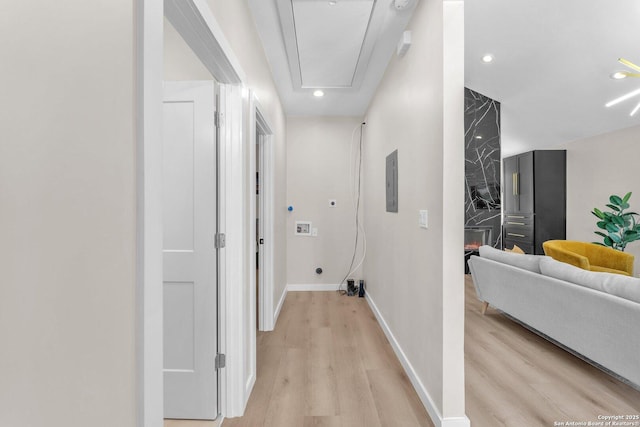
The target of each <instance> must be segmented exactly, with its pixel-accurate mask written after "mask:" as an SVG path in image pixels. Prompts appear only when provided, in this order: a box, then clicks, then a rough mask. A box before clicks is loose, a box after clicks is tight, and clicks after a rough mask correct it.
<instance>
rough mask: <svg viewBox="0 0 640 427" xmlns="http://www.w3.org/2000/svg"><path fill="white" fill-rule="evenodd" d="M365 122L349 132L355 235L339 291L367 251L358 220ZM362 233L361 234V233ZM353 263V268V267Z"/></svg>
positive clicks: (364, 235) (362, 260)
mask: <svg viewBox="0 0 640 427" xmlns="http://www.w3.org/2000/svg"><path fill="white" fill-rule="evenodd" d="M364 125H365V123H364V122H363V123H361V124H360V125H358V126H357V127H356V128H355V129H354V130H353V132H352V133H351V147H350V154H349V184H350V185H349V187H351V190H352V191H351V196H352V202H353V207H354V211H355V223H356V235H355V239H354V240H355V241H354V247H353V256H352V257H351V264H350V265H349V269H348V271H349V272H348V273H347V275H346V276H345V277H344V279H342V281H341V282H340V284H339V286H338V291H339V292H341V293H344V291H342V285H343V284H344V283H345V281H346V280H347V279H348V278H349V276H350V275H351V274H353V273H354V272H355V271H356V270H357V269H358V268H359V267H360V266H361V265H362V263H363V262H364V259H365V256H366V251H367V249H366V248H367V247H366V234H365V233H364V226H363V225H362V222H361V221H360V201H361V196H362V194H361V189H362V145H363V127H364ZM358 127H359V128H360V138H359V140H358V145H357V151H356V158H357V162H355V161H354V159H353V157H354V155H353V154H354V151H355V150H354V145H355V144H354V136H355V132H356V130H357V129H358ZM356 163H357V173H356V172H354V168H355V165H356ZM361 233H362V234H361ZM360 235H362V251H363V252H362V258H361V259H360V261H359V262H358V263H356V262H355V261H356V257H357V253H358V247H359V244H358V243H359V241H360ZM354 264H356V265H355V268H354Z"/></svg>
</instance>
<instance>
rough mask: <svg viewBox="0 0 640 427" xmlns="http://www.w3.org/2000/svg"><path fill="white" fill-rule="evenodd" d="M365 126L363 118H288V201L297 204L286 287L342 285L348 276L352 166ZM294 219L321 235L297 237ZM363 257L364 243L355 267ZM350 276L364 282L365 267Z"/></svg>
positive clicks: (289, 241)
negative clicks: (308, 223) (309, 224)
mask: <svg viewBox="0 0 640 427" xmlns="http://www.w3.org/2000/svg"><path fill="white" fill-rule="evenodd" d="M361 123H362V118H360V117H321V116H318V117H289V118H288V119H287V200H288V204H289V205H292V206H293V212H290V213H289V214H288V218H287V250H288V252H287V283H288V284H294V285H317V284H325V285H339V284H340V283H341V282H342V279H343V278H344V277H345V275H346V274H347V273H348V272H349V266H350V263H351V259H352V256H353V250H354V240H355V234H356V225H355V208H354V200H353V198H352V197H353V196H352V195H353V185H352V184H350V182H351V181H352V180H351V178H350V171H351V170H352V168H351V167H350V162H353V163H354V164H355V162H356V160H357V159H356V158H355V152H352V147H353V148H354V149H355V148H356V146H357V144H358V140H359V137H360V129H359V128H360V124H361ZM354 131H355V132H354ZM352 137H353V139H352ZM352 156H353V157H352ZM353 169H355V168H353ZM353 174H354V175H355V170H353ZM330 199H335V200H336V206H335V207H331V206H330V205H329V200H330ZM362 210H363V206H361V217H362ZM296 221H310V222H311V223H312V227H313V228H316V229H317V230H318V233H317V236H316V237H312V236H300V235H296V234H295V223H296ZM361 253H362V246H361V245H360V246H359V247H358V252H357V257H356V263H357V262H358V260H359V259H360V254H361ZM317 267H320V268H322V270H323V272H322V274H317V273H316V268H317ZM352 276H353V277H355V278H361V277H362V275H361V269H358V270H357V271H356V272H355V273H354V274H353V275H352Z"/></svg>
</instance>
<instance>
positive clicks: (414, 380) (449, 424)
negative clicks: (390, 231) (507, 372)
mask: <svg viewBox="0 0 640 427" xmlns="http://www.w3.org/2000/svg"><path fill="white" fill-rule="evenodd" d="M365 297H366V300H367V302H368V303H369V307H371V311H373V314H375V316H376V319H378V323H379V324H380V327H382V330H383V331H384V334H385V335H386V336H387V339H388V340H389V342H390V343H391V347H392V348H393V351H394V352H395V353H396V356H397V357H398V359H399V360H400V363H401V364H402V367H403V368H404V371H405V372H406V374H407V376H408V377H409V380H410V381H411V384H412V385H413V388H414V389H415V390H416V393H418V396H419V397H420V400H421V401H422V404H423V405H424V407H425V409H426V410H427V412H428V413H429V416H430V417H431V420H432V421H433V423H434V424H435V427H470V426H471V422H470V421H469V418H467V417H447V418H443V417H442V415H441V414H440V411H439V410H438V408H437V406H436V404H435V403H434V401H433V399H432V398H431V396H430V395H429V392H428V391H427V389H426V388H425V386H424V384H422V381H420V378H418V375H417V374H416V371H415V369H413V365H411V362H409V359H407V356H406V355H405V354H404V351H402V348H401V347H400V344H398V341H397V340H396V337H395V336H393V333H392V332H391V329H389V325H387V322H386V321H385V320H384V317H382V314H381V313H380V311H379V310H378V307H377V306H376V303H375V302H374V301H373V299H371V295H370V294H369V293H368V292H367V293H365Z"/></svg>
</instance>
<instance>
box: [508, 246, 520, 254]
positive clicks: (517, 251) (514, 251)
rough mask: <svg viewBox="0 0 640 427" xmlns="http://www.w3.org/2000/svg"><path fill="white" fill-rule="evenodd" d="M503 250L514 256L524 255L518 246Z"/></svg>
mask: <svg viewBox="0 0 640 427" xmlns="http://www.w3.org/2000/svg"><path fill="white" fill-rule="evenodd" d="M504 250H505V251H506V252H513V253H515V254H524V251H523V250H522V249H520V247H519V246H518V245H513V248H512V249H509V248H504Z"/></svg>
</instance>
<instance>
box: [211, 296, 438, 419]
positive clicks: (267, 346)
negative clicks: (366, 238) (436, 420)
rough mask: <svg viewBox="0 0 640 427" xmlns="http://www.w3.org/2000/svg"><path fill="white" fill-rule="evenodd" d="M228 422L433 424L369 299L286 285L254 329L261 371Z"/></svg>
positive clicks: (259, 370) (259, 369)
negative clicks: (269, 315) (266, 319)
mask: <svg viewBox="0 0 640 427" xmlns="http://www.w3.org/2000/svg"><path fill="white" fill-rule="evenodd" d="M223 425H224V426H225V427H240V426H242V427H258V426H274V427H275V426H278V427H288V426H291V427H300V426H305V427H307V426H330V427H334V426H345V427H346V426H349V427H358V426H362V427H365V426H366V427H373V426H394V425H402V426H404V427H412V426H420V427H428V426H432V425H433V424H432V423H431V421H430V419H429V416H428V415H427V412H426V411H425V409H424V407H423V406H422V403H421V402H420V400H419V398H418V396H417V394H416V393H415V391H414V389H413V387H412V386H411V383H410V382H409V379H408V378H407V376H406V375H405V374H404V371H403V370H402V366H401V365H400V363H399V361H398V359H397V358H396V356H395V354H394V353H393V350H392V348H391V346H390V345H389V343H388V341H387V339H386V337H385V335H384V333H383V332H382V329H380V326H379V325H378V322H377V320H376V319H375V317H374V315H373V313H372V312H371V310H370V309H369V306H368V304H367V302H366V301H365V300H364V299H362V298H357V297H346V296H340V295H339V294H338V293H337V292H290V293H289V294H288V295H287V298H286V300H285V303H284V306H283V308H282V312H281V313H280V317H279V319H278V323H277V325H276V328H275V330H274V331H273V332H259V333H258V379H257V381H256V384H255V387H254V389H253V393H252V394H251V398H250V399H249V403H248V405H247V409H246V412H245V415H244V416H243V417H241V418H232V419H226V420H225V421H224V422H223Z"/></svg>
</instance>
